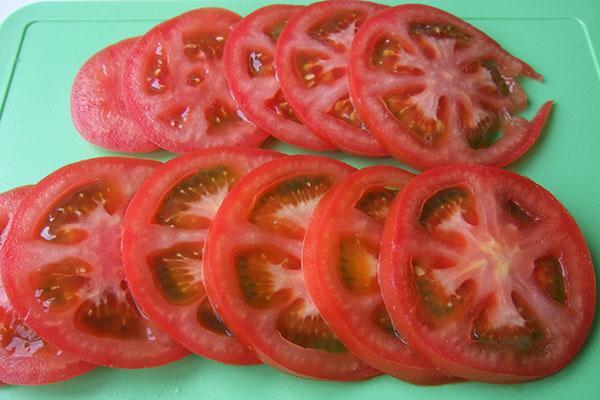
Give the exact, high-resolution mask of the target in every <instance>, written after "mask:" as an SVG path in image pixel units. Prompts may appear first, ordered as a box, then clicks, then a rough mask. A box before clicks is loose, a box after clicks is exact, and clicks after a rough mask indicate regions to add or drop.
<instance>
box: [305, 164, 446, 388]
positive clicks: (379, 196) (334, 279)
mask: <svg viewBox="0 0 600 400" xmlns="http://www.w3.org/2000/svg"><path fill="white" fill-rule="evenodd" d="M412 177H413V175H412V174H411V173H409V172H406V171H404V170H402V169H398V168H394V167H389V166H375V167H368V168H364V169H362V170H360V171H357V172H355V173H353V174H352V175H350V176H349V177H347V178H345V179H343V180H342V181H341V182H340V183H338V184H337V185H336V186H335V187H334V188H333V189H331V190H330V191H329V192H328V193H327V194H326V195H325V196H324V197H323V199H322V200H321V201H320V202H319V205H318V206H317V208H316V210H315V212H314V215H313V217H312V219H311V222H310V224H309V226H308V228H307V231H306V238H305V239H304V246H303V248H302V270H303V273H304V278H305V279H304V280H305V282H306V286H307V288H308V292H309V294H310V296H311V298H312V299H313V301H314V302H315V305H316V306H317V308H318V309H319V312H320V313H321V314H322V315H323V318H324V319H325V321H326V322H327V324H328V325H329V327H331V330H332V331H333V332H334V333H335V335H336V336H337V337H338V338H339V339H340V340H341V341H342V342H343V343H344V344H345V345H346V346H348V349H350V351H351V352H352V353H353V354H354V355H356V356H357V357H358V358H360V359H361V360H363V361H364V362H366V363H367V364H369V365H371V366H373V367H375V368H377V369H379V370H381V371H383V372H385V373H388V374H391V375H393V376H395V377H397V378H400V379H403V380H406V381H409V382H412V383H418V384H435V383H443V382H448V381H450V377H448V376H447V375H445V374H442V373H441V372H439V371H438V370H436V369H435V368H434V367H433V365H432V364H431V363H430V362H429V360H428V359H427V358H426V357H424V356H422V355H420V354H418V353H416V352H415V351H413V349H411V348H410V347H409V346H408V344H407V343H406V341H405V340H403V339H401V338H400V337H399V334H398V333H397V332H396V331H395V330H394V328H393V327H392V323H391V321H390V318H389V316H388V313H387V311H386V309H385V306H384V304H383V298H382V297H381V292H380V290H379V284H378V282H377V275H378V272H377V270H378V265H377V260H378V258H379V242H380V241H381V231H382V228H383V222H384V220H385V217H386V215H387V212H388V208H389V206H390V204H391V202H392V200H394V198H395V197H396V194H397V193H398V191H400V190H402V188H403V187H404V186H405V185H406V184H407V182H408V181H409V180H410V179H411V178H412Z"/></svg>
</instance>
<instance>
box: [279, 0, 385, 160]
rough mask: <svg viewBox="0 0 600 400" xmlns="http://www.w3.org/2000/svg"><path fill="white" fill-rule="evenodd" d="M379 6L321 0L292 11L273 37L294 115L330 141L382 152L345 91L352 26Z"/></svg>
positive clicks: (281, 78)
mask: <svg viewBox="0 0 600 400" xmlns="http://www.w3.org/2000/svg"><path fill="white" fill-rule="evenodd" d="M385 8H386V7H385V6H382V5H379V4H375V3H370V2H366V1H358V0H350V1H325V2H320V3H315V4H312V5H310V6H308V7H305V8H304V9H302V10H301V11H299V12H298V13H296V14H295V15H294V16H293V17H292V18H291V19H290V20H289V22H288V23H287V25H286V26H285V28H284V29H283V31H282V32H281V36H280V37H279V40H278V41H277V50H276V54H275V66H276V68H277V79H278V80H279V84H280V85H281V90H282V91H283V94H284V96H285V98H286V99H287V100H288V102H289V104H290V105H291V106H292V108H293V110H294V112H295V115H296V116H297V117H298V119H299V120H300V121H302V123H304V124H305V125H306V126H307V127H308V128H309V129H310V130H311V131H313V132H315V133H316V134H317V135H319V136H321V137H322V138H323V139H325V140H326V141H328V142H330V143H331V144H333V145H334V146H336V147H338V148H340V149H342V150H344V151H347V152H350V153H355V154H362V155H367V156H385V155H387V154H388V153H387V152H386V151H385V150H384V149H383V147H381V145H380V144H379V143H378V142H377V140H375V138H374V137H373V136H371V134H370V133H369V131H368V130H367V128H365V126H364V125H363V123H362V121H361V120H360V118H358V116H357V114H356V112H355V111H354V106H353V105H352V102H351V101H350V97H349V94H348V85H347V82H346V70H347V64H348V53H349V50H350V45H351V43H352V39H353V38H354V33H355V32H356V30H357V29H358V27H359V26H360V25H361V24H362V23H363V22H364V21H365V20H366V19H367V18H369V17H370V16H372V15H374V14H375V13H376V12H378V11H381V10H383V9H385Z"/></svg>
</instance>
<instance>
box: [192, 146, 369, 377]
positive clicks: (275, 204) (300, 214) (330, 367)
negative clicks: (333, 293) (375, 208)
mask: <svg viewBox="0 0 600 400" xmlns="http://www.w3.org/2000/svg"><path fill="white" fill-rule="evenodd" d="M352 171H353V168H352V167H350V166H348V165H346V164H343V163H341V162H339V161H335V160H331V159H328V158H322V157H315V156H291V157H286V158H282V159H277V160H274V161H271V162H269V163H266V164H264V165H262V166H260V167H258V168H257V169H255V170H254V171H253V172H251V173H250V174H248V175H246V177H244V178H243V179H242V180H240V182H239V183H238V184H237V185H236V186H235V187H234V188H233V189H232V190H231V192H229V195H228V196H227V198H225V200H224V201H223V204H222V205H221V208H220V209H219V211H218V212H217V215H216V216H215V219H214V220H213V223H212V224H211V227H210V228H209V233H208V237H207V239H206V245H205V254H204V279H205V282H206V290H207V292H208V296H209V298H210V299H211V301H212V302H213V304H214V305H215V308H216V310H217V312H218V313H219V315H221V316H222V317H223V320H224V321H225V322H226V323H227V326H229V327H230V328H231V330H232V331H233V332H234V333H235V335H236V336H237V337H238V338H240V340H242V341H244V342H245V343H247V344H248V345H251V346H252V347H253V349H254V350H255V351H256V353H257V354H258V356H259V358H260V359H261V360H262V361H264V362H265V363H267V364H270V365H272V366H274V367H276V368H279V369H282V370H284V371H287V372H291V373H294V374H297V375H301V376H306V377H314V378H319V379H334V380H356V379H364V378H367V377H370V376H373V375H374V374H376V373H377V372H376V371H375V370H373V369H371V368H370V367H367V366H366V365H364V364H362V363H361V362H360V361H358V360H357V359H356V358H354V356H353V355H352V354H350V353H349V352H348V351H347V350H346V348H345V347H344V346H343V345H342V344H341V342H340V341H339V340H338V339H337V338H336V337H335V336H334V334H333V333H332V332H331V330H330V329H329V327H328V326H327V324H326V323H325V321H323V318H322V317H321V315H320V314H319V312H318V311H317V309H316V308H315V306H314V304H313V302H312V300H311V299H310V297H309V295H308V293H307V291H306V286H305V284H304V279H303V277H302V264H301V254H300V250H301V247H302V240H303V238H304V232H305V229H306V227H307V225H308V221H309V219H310V218H311V216H312V212H313V210H314V208H315V206H316V205H317V203H318V201H319V199H320V198H321V196H322V195H323V194H324V193H325V192H326V191H327V190H328V189H329V188H330V187H331V186H333V184H334V183H335V182H336V181H338V180H339V179H341V178H342V177H344V176H346V175H348V174H349V173H350V172H352Z"/></svg>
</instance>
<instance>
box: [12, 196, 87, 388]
mask: <svg viewBox="0 0 600 400" xmlns="http://www.w3.org/2000/svg"><path fill="white" fill-rule="evenodd" d="M30 189H31V186H23V187H20V188H17V189H14V190H11V191H9V192H6V193H2V194H0V247H1V246H2V243H3V242H4V238H5V237H6V236H7V233H8V230H9V225H10V224H11V222H12V218H13V215H14V212H15V210H16V208H17V207H18V205H19V203H20V202H21V199H22V198H23V197H24V196H25V194H26V193H27V192H28V191H29V190H30ZM0 267H2V268H4V266H2V265H0ZM94 368H95V366H93V365H92V364H88V363H85V362H83V361H80V360H78V359H77V358H75V357H73V356H71V355H70V354H67V353H65V352H64V351H62V350H59V349H57V348H55V347H53V346H51V345H50V344H48V343H46V342H45V341H44V340H43V339H42V338H40V337H39V336H38V335H37V334H36V333H35V332H33V331H32V330H31V329H30V328H29V327H28V326H26V325H25V324H24V323H23V320H22V319H21V318H20V317H19V316H18V315H17V313H16V312H15V310H14V309H13V307H12V305H11V304H10V302H9V301H8V297H7V296H6V292H5V290H4V285H3V284H2V280H1V279H0V380H2V382H4V383H9V384H12V385H42V384H47V383H54V382H60V381H64V380H67V379H71V378H74V377H76V376H78V375H81V374H84V373H86V372H88V371H91V370H92V369H94Z"/></svg>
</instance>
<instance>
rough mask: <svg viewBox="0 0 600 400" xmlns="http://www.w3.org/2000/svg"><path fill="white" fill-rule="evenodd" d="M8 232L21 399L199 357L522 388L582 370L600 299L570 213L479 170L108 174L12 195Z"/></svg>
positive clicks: (222, 155)
mask: <svg viewBox="0 0 600 400" xmlns="http://www.w3.org/2000/svg"><path fill="white" fill-rule="evenodd" d="M0 228H1V229H2V231H1V236H0V238H1V241H2V243H1V246H2V247H1V249H0V267H1V273H2V285H0V329H1V330H0V332H1V335H0V338H1V341H2V342H1V347H0V360H1V362H0V381H2V382H5V383H11V384H44V383H50V382H56V381H60V380H65V379H69V378H72V377H74V376H77V375H80V374H82V373H85V372H87V371H90V370H91V369H93V368H94V367H95V366H96V365H100V366H105V367H116V368H142V367H153V366H158V365H163V364H166V363H169V362H172V361H175V360H177V359H180V358H181V357H184V356H185V355H187V354H188V353H189V351H191V352H193V353H196V354H199V355H202V356H204V357H208V358H211V359H214V360H218V361H221V362H225V363H232V364H241V365H247V364H255V363H259V362H264V363H266V364H269V365H271V366H273V367H275V368H277V369H280V370H282V371H286V372H289V373H292V374H296V375H299V376H303V377H311V378H317V379H331V380H359V379H366V378H369V377H372V376H376V375H378V374H381V373H387V374H391V375H393V376H395V377H397V378H399V379H402V380H405V381H408V382H411V383H415V384H440V383H445V382H452V381H459V380H464V379H470V380H479V381H485V382H518V381H526V380H531V379H536V378H540V377H543V376H546V375H549V374H551V373H554V372H556V371H558V370H560V369H561V368H563V367H564V366H565V365H567V364H568V363H569V362H570V360H571V359H572V358H573V357H574V356H575V355H576V353H577V352H578V350H579V348H580V347H581V346H582V344H583V342H584V340H585V338H586V336H587V334H588V331H589V329H590V326H591V323H592V318H593V313H594V304H595V298H596V295H595V286H594V285H595V277H594V270H593V266H592V263H591V259H590V254H589V251H588V249H587V247H586V244H585V241H584V238H583V236H582V234H581V232H580V231H579V229H578V227H577V225H576V223H575V221H574V220H573V218H572V217H571V216H570V215H569V213H568V212H567V211H566V210H565V209H564V207H563V206H562V205H561V204H560V203H559V202H558V201H557V200H556V199H555V198H554V197H553V196H552V195H551V194H550V193H549V192H547V191H546V190H545V189H543V188H541V187H540V186H538V185H537V184H535V183H534V182H532V181H530V180H529V179H527V178H524V177H522V176H519V175H517V174H515V173H512V172H508V171H504V170H501V169H497V168H494V167H485V166H477V165H467V164H462V165H461V164H456V165H449V166H444V167H438V168H434V169H431V170H429V171H427V172H424V173H422V174H420V175H419V176H416V177H415V176H414V175H413V174H411V173H409V172H407V171H405V170H402V169H399V168H396V167H390V166H375V167H368V168H364V169H362V170H358V171H357V170H355V169H354V168H353V167H351V166H349V165H347V164H344V163H342V162H340V161H336V160H333V159H330V158H325V157H319V156H307V155H299V156H286V155H284V154H281V153H277V152H274V151H269V150H261V149H249V148H220V149H212V150H204V151H201V152H193V153H190V154H187V155H184V156H180V157H177V158H175V159H173V160H171V161H169V162H167V163H164V164H161V163H159V162H156V161H150V160H143V159H134V158H118V157H105V158H97V159H90V160H84V161H80V162H77V163H74V164H71V165H68V166H65V167H63V168H61V169H59V170H57V171H55V172H54V173H52V174H50V175H49V176H48V177H46V178H45V179H43V180H42V181H40V182H39V183H38V184H36V185H35V186H28V187H22V188H19V189H15V190H13V191H11V192H7V193H5V194H3V195H1V196H0Z"/></svg>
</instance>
